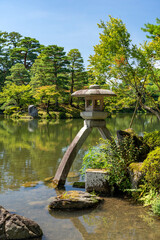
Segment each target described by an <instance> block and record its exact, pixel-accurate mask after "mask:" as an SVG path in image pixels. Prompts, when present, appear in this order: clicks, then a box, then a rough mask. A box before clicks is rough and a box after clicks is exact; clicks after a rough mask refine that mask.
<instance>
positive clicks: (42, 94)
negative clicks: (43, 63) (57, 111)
mask: <svg viewBox="0 0 160 240" xmlns="http://www.w3.org/2000/svg"><path fill="white" fill-rule="evenodd" d="M58 96H59V93H58V92H56V87H55V85H52V86H42V87H39V88H37V89H36V94H35V95H34V98H35V99H36V100H37V102H39V103H40V104H42V103H44V104H45V108H46V111H47V113H48V114H49V115H50V112H49V108H50V105H51V104H54V103H55V101H56V99H57V97H58Z"/></svg>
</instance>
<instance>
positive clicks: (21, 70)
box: [5, 63, 30, 85]
mask: <svg viewBox="0 0 160 240" xmlns="http://www.w3.org/2000/svg"><path fill="white" fill-rule="evenodd" d="M6 79H7V80H6V81H5V83H7V84H8V83H15V84H16V85H23V84H24V85H27V84H28V83H29V81H30V76H29V72H28V70H27V69H26V68H25V67H24V65H23V64H21V63H17V64H15V65H13V66H12V67H11V69H10V75H9V76H7V77H6Z"/></svg>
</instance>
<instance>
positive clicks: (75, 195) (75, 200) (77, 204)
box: [49, 191, 103, 210]
mask: <svg viewBox="0 0 160 240" xmlns="http://www.w3.org/2000/svg"><path fill="white" fill-rule="evenodd" d="M102 201H103V198H100V197H98V196H96V195H95V194H90V193H87V192H83V191H68V192H64V193H63V194H61V195H59V196H57V197H54V198H53V199H52V202H51V203H50V204H49V209H63V210H65V209H85V208H92V207H96V206H97V205H98V204H99V203H101V202H102Z"/></svg>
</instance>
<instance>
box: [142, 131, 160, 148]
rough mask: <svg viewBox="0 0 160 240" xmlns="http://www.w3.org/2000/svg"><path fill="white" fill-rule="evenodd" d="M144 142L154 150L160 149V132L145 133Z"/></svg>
mask: <svg viewBox="0 0 160 240" xmlns="http://www.w3.org/2000/svg"><path fill="white" fill-rule="evenodd" d="M143 139H144V141H145V143H146V144H148V146H149V147H150V148H151V149H152V150H153V149H154V148H156V147H160V131H154V132H151V133H144V137H143Z"/></svg>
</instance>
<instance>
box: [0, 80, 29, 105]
mask: <svg viewBox="0 0 160 240" xmlns="http://www.w3.org/2000/svg"><path fill="white" fill-rule="evenodd" d="M30 103H33V97H32V93H31V86H30V85H29V84H28V85H21V86H19V85H16V84H15V83H13V84H10V85H7V86H6V87H4V88H3V91H2V92H1V93H0V104H2V106H1V109H3V110H6V109H9V108H11V107H13V106H16V107H19V108H21V109H25V108H27V106H28V104H30Z"/></svg>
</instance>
